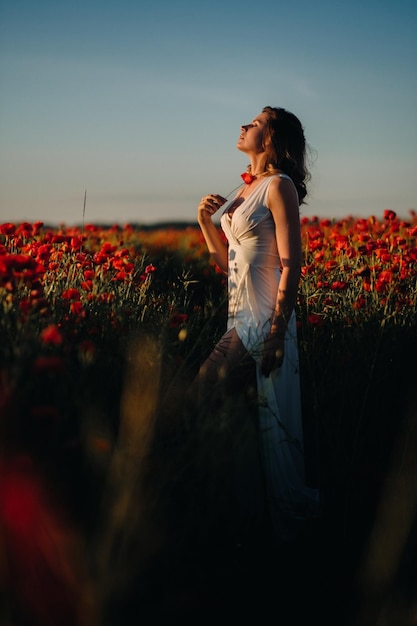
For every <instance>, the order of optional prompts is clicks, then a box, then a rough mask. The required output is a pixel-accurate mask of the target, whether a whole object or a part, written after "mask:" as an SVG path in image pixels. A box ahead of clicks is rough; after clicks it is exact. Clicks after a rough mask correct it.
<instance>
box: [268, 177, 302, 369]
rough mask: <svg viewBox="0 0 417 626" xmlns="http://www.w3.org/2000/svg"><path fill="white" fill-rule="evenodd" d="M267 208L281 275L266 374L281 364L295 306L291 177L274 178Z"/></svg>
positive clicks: (296, 230) (297, 238) (297, 271)
mask: <svg viewBox="0 0 417 626" xmlns="http://www.w3.org/2000/svg"><path fill="white" fill-rule="evenodd" d="M268 204H269V209H270V211H271V213H272V216H273V218H274V222H275V232H276V238H277V247H278V254H279V256H280V259H281V264H282V270H281V279H280V283H279V287H278V293H277V295H276V302H275V310H274V312H273V315H272V323H271V330H270V333H269V336H268V338H267V340H266V342H265V346H264V353H263V359H262V373H263V374H264V375H265V376H268V375H269V374H270V372H271V370H272V369H273V367H274V366H275V367H279V366H281V365H282V362H283V359H284V336H285V331H286V329H287V324H288V321H289V319H290V317H291V314H292V312H293V310H294V307H295V303H296V299H297V292H298V285H299V282H300V276H301V230H300V218H299V208H298V195H297V191H296V189H295V187H294V185H293V184H292V182H291V181H289V180H287V179H285V178H276V179H274V180H273V181H272V182H271V185H270V187H269V194H268Z"/></svg>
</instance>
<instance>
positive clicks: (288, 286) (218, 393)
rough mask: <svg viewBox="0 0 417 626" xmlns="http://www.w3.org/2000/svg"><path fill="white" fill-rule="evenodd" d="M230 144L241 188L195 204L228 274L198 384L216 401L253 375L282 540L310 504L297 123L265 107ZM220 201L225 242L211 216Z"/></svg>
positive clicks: (267, 480) (269, 495)
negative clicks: (244, 160)
mask: <svg viewBox="0 0 417 626" xmlns="http://www.w3.org/2000/svg"><path fill="white" fill-rule="evenodd" d="M237 148H238V149H239V150H240V151H241V152H243V153H245V154H246V155H247V157H248V158H249V160H250V165H249V166H248V169H247V171H246V172H245V173H244V174H242V178H243V180H244V184H243V186H242V187H241V188H240V189H239V190H238V192H237V194H236V195H234V197H232V198H231V199H230V200H228V199H227V198H224V197H222V196H221V195H218V194H211V195H207V196H205V197H204V198H202V200H201V202H200V204H199V206H198V222H199V225H200V228H201V230H202V233H203V235H204V238H205V241H206V243H207V247H208V250H209V252H210V253H211V255H212V258H213V260H214V261H215V263H216V264H217V265H218V266H219V267H220V268H221V269H222V270H223V271H224V272H225V273H227V275H228V322H227V332H226V333H225V335H224V336H223V337H222V338H221V339H220V341H219V342H218V344H217V346H216V347H215V349H214V351H213V352H212V354H211V355H210V356H209V358H208V359H207V360H206V361H205V363H204V364H203V365H202V367H201V369H200V372H199V374H198V382H199V385H200V393H201V394H202V396H201V397H202V399H204V398H206V399H210V401H211V402H213V398H217V399H219V398H220V397H221V399H222V400H223V401H224V400H225V399H226V398H227V397H232V396H233V394H234V396H233V397H236V394H237V393H239V391H244V390H246V389H247V388H248V386H250V385H251V380H252V379H251V376H252V374H253V376H254V380H256V398H257V418H258V429H257V431H258V437H259V446H260V447H259V450H260V459H261V469H262V473H263V479H264V486H265V493H266V502H267V510H268V513H269V516H270V519H271V521H272V524H273V528H274V530H275V532H276V533H277V534H278V536H279V537H280V538H281V539H283V540H291V539H293V538H294V536H295V533H296V530H297V527H298V525H299V524H298V521H299V520H302V519H305V518H307V517H309V516H311V515H313V516H314V515H315V514H316V512H317V506H318V492H317V491H316V490H313V489H310V488H309V487H307V486H306V485H305V480H304V457H303V433H302V421H301V400H300V386H299V366H298V351H297V336H296V320H295V313H294V306H295V302H296V297H297V289H298V284H299V280H300V272H301V238H300V222H299V205H300V204H301V203H302V202H303V201H304V198H305V196H306V184H305V183H306V180H307V178H308V172H307V169H306V164H305V157H306V154H305V153H306V144H305V138H304V131H303V127H302V125H301V123H300V121H299V120H298V118H297V117H296V116H295V115H293V114H292V113H290V112H288V111H286V110H285V109H282V108H272V107H265V108H264V109H263V110H262V113H260V114H259V115H257V116H256V117H255V118H254V119H253V121H252V122H251V123H250V124H245V125H244V126H242V127H241V133H240V136H239V139H238V142H237ZM220 207H223V212H222V216H221V226H222V229H223V231H224V233H225V235H226V238H227V244H226V243H225V242H224V239H223V238H222V236H221V235H220V233H219V230H218V228H217V226H216V225H215V224H214V223H213V221H212V217H213V215H214V214H215V213H216V212H217V211H218V209H219V208H220ZM243 492H244V489H243Z"/></svg>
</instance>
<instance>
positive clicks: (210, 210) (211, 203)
mask: <svg viewBox="0 0 417 626" xmlns="http://www.w3.org/2000/svg"><path fill="white" fill-rule="evenodd" d="M226 201H227V199H226V198H223V196H220V195H219V194H216V193H213V194H210V195H208V196H204V198H201V202H200V204H199V205H198V223H199V224H207V222H209V221H210V220H211V217H212V216H213V215H214V214H215V213H216V211H218V210H219V209H220V207H221V206H222V205H223V204H224V203H225V202H226Z"/></svg>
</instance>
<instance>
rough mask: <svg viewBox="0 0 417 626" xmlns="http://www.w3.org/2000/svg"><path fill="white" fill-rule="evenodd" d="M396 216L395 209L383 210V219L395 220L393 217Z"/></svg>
mask: <svg viewBox="0 0 417 626" xmlns="http://www.w3.org/2000/svg"><path fill="white" fill-rule="evenodd" d="M396 217H397V214H396V213H395V211H391V209H385V211H384V220H389V221H392V220H395V218H396Z"/></svg>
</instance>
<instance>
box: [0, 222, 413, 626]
mask: <svg viewBox="0 0 417 626" xmlns="http://www.w3.org/2000/svg"><path fill="white" fill-rule="evenodd" d="M301 229H302V242H303V266H302V278H301V282H300V289H299V296H298V301H297V311H296V312H297V325H298V340H299V352H300V372H301V383H302V401H303V416H304V429H305V450H306V462H307V474H308V480H309V482H310V483H311V484H312V485H313V486H319V487H320V490H321V492H322V493H323V496H324V498H323V520H322V524H321V526H320V529H319V530H318V531H317V533H318V535H317V536H314V541H313V540H312V542H313V543H314V546H313V548H312V547H311V546H310V548H309V549H310V550H311V549H317V551H318V552H320V555H321V556H320V557H319V559H320V561H321V566H322V571H321V574H320V576H318V580H320V589H318V587H317V586H316V587H314V597H315V601H316V602H318V603H319V606H317V607H316V609H317V611H323V606H324V605H326V606H328V605H329V596H331V597H332V600H333V604H332V606H333V605H335V606H336V607H337V606H339V605H340V606H341V605H343V606H347V605H349V608H348V609H346V611H347V612H346V613H345V614H344V615H341V617H343V618H344V620H345V621H337V622H335V621H332V620H331V619H330V618H329V623H333V624H334V623H338V624H344V623H346V624H349V625H350V624H352V625H353V624H355V626H357V625H359V626H361V625H362V624H363V625H364V626H365V625H368V624H374V623H375V624H377V623H384V624H387V625H388V626H389V625H390V624H393V625H394V624H395V625H396V626H402V624H403V623H404V626H405V624H417V598H416V594H415V588H416V586H417V571H416V568H415V565H414V564H413V563H414V561H413V560H412V559H410V558H409V556H410V554H414V557H415V556H416V552H415V551H416V549H417V536H416V535H417V528H416V511H417V496H416V493H417V484H416V478H415V476H416V475H417V472H416V470H417V428H416V427H417V383H416V381H417V367H416V355H417V324H416V319H417V214H416V213H415V212H413V211H412V212H410V214H409V216H408V218H407V219H403V218H400V217H399V216H397V215H396V214H395V212H394V211H391V210H386V211H384V212H383V214H382V215H381V217H375V216H371V217H369V218H354V217H347V218H344V219H338V220H336V219H333V220H330V219H320V218H318V217H310V218H307V217H304V218H302V219H301ZM226 312H227V294H226V277H225V276H224V275H223V274H222V273H221V272H220V271H219V270H218V269H217V268H216V267H215V266H214V264H213V263H212V262H211V261H210V259H209V256H208V254H207V251H206V248H205V244H204V240H203V238H202V235H201V233H200V231H199V229H198V227H197V226H195V225H166V226H164V225H160V226H155V227H141V226H138V225H136V226H135V225H131V224H127V225H118V224H115V225H112V226H108V225H104V226H101V225H95V224H83V225H82V226H65V225H62V226H59V227H58V226H54V227H51V226H48V225H45V224H43V223H40V222H36V223H16V224H13V223H4V224H0V313H1V318H0V428H1V440H0V446H1V447H0V533H1V534H0V585H1V589H0V593H1V597H2V600H4V602H3V603H2V604H3V605H4V608H3V609H2V614H1V615H0V622H1V623H5V624H6V623H10V624H13V625H14V624H18V625H20V624H22V625H23V624H24V625H26V624H31V625H32V624H33V625H36V626H37V625H38V624H39V625H42V626H49V625H51V626H55V625H56V624H61V625H65V624H72V625H74V624H75V625H78V624H80V625H84V624H85V625H87V624H88V625H89V626H91V625H97V626H104V625H107V624H108V625H110V624H111V625H113V624H114V625H115V626H116V625H120V626H124V625H125V624H126V625H127V624H134V623H139V621H138V622H136V621H135V619H136V618H132V617H131V615H132V614H134V615H136V617H137V615H138V614H141V615H142V616H143V617H144V619H145V621H146V619H148V620H149V621H148V623H156V621H152V620H151V616H154V617H155V615H157V616H158V617H159V618H161V620H162V618H164V617H165V616H166V615H165V612H166V614H168V613H169V614H170V615H172V614H177V615H181V616H184V615H186V616H190V615H193V613H192V611H197V610H200V611H201V608H202V607H203V606H204V611H208V612H210V611H212V613H213V614H216V612H217V611H224V610H226V609H225V606H226V604H227V602H226V601H224V600H222V598H223V595H222V594H224V590H225V584H224V581H225V578H226V577H227V574H228V573H230V571H231V570H230V569H228V568H232V569H233V567H234V565H235V562H236V555H234V554H233V555H229V556H228V557H227V558H225V559H224V562H223V565H221V566H220V565H219V562H218V560H217V561H216V566H215V571H216V576H215V578H216V581H217V582H216V585H215V587H211V588H210V593H208V592H207V588H208V580H207V577H205V576H204V575H203V574H202V573H201V572H200V573H199V574H196V572H195V569H194V570H193V569H192V568H193V567H194V568H195V563H194V561H193V563H192V565H189V567H190V570H192V571H193V574H192V575H191V576H189V577H188V578H187V580H186V581H182V582H181V584H180V582H178V580H177V578H176V573H175V571H176V570H175V565H173V564H175V563H178V562H179V561H180V562H181V559H182V558H183V554H184V552H183V548H184V546H185V545H187V546H189V544H190V542H191V543H193V546H194V548H195V550H196V551H197V553H199V554H200V556H201V553H200V552H199V550H202V552H203V554H204V557H205V558H207V560H208V561H210V565H207V567H206V569H208V570H209V571H210V580H211V583H210V584H212V585H213V584H214V583H213V580H212V573H213V567H214V566H213V563H212V559H213V556H212V555H211V556H210V555H208V554H207V553H206V552H204V548H201V544H202V543H204V540H205V538H206V537H205V534H204V533H205V532H206V531H207V533H209V532H210V533H211V536H212V535H213V530H212V527H211V526H210V523H209V522H208V521H207V511H206V512H205V514H204V516H203V515H202V514H199V513H198V511H197V512H196V511H195V510H194V509H193V507H191V506H190V502H189V501H190V500H191V499H192V498H193V497H194V495H195V493H196V492H197V491H198V490H199V487H198V486H195V485H194V483H193V480H194V478H190V475H189V474H190V473H191V470H189V467H190V465H191V466H192V472H194V473H195V471H196V467H198V463H195V460H193V461H190V458H191V456H192V451H191V452H190V448H189V443H188V444H187V429H186V427H185V426H184V424H183V423H182V421H181V406H182V401H183V398H184V395H185V394H186V393H187V389H188V388H189V386H190V383H191V381H192V378H193V375H194V374H195V373H196V371H197V368H198V366H199V364H200V363H201V362H202V361H203V360H204V358H205V357H206V356H207V354H208V353H209V352H210V351H211V348H212V347H213V345H214V344H215V342H216V340H217V339H218V338H219V337H220V336H221V334H222V333H223V331H224V328H225V323H226ZM211 452H212V456H214V457H215V451H211ZM208 456H210V455H208ZM210 462H211V463H212V465H210V467H211V468H213V467H214V466H215V464H214V461H213V460H211V461H210ZM179 466H181V471H179V470H178V467H179ZM194 473H193V474H192V476H194ZM218 479H219V480H220V481H221V478H218ZM191 483H193V485H192V486H191ZM184 485H185V487H184ZM172 494H175V498H174V497H173V496H172ZM198 497H199V496H198V495H197V496H196V501H197V500H198ZM174 499H175V502H173V500H174ZM203 517H204V522H203V523H202V518H203ZM213 517H215V518H216V519H215V522H214V523H213V525H214V526H213V527H215V528H216V529H217V530H216V533H217V534H216V542H215V543H216V544H217V545H220V544H221V545H222V550H223V552H222V554H224V550H227V548H225V547H224V545H223V544H222V538H221V530H220V531H219V530H218V529H219V528H221V523H220V521H219V520H221V514H220V513H218V514H214V516H213ZM167 520H169V521H168V522H167ZM196 526H199V530H198V531H197V529H196ZM209 528H210V530H207V529H209ZM202 537H203V538H204V539H203V540H202ZM174 544H175V547H174ZM196 546H197V547H196ZM210 546H211V547H212V545H211V544H210ZM317 546H318V547H317ZM210 550H211V548H210V549H208V552H210ZM303 550H308V549H307V548H306V546H305V545H304V546H303ZM216 554H217V557H218V553H216ZM304 554H305V553H304ZM323 555H324V556H323ZM300 558H301V557H300ZM201 559H203V557H202V556H201ZM201 559H200V561H199V562H201ZM191 560H192V559H191ZM251 563H252V562H251ZM240 565H241V566H242V567H244V565H242V564H240ZM246 566H247V567H249V566H248V565H247V562H246ZM254 567H255V566H254ZM303 567H304V572H305V573H304V578H307V574H308V572H310V574H311V570H309V568H308V566H307V565H306V562H304V565H303ZM222 568H223V569H222ZM185 569H186V568H185V567H184V570H185ZM202 569H204V568H202ZM162 572H163V573H162ZM199 576H200V578H199ZM314 576H316V574H314V575H313V577H314ZM190 578H191V579H193V584H191V583H190ZM242 578H245V581H246V584H247V585H248V586H249V585H252V583H253V580H252V578H251V574H250V573H249V572H248V571H247V570H244V575H243V576H242ZM196 579H198V580H200V582H201V584H200V585H199V584H197V582H196ZM173 580H175V585H174V584H173ZM239 580H240V579H239ZM132 581H134V582H132ZM145 581H146V582H145ZM240 582H242V581H241V580H240ZM316 585H318V583H316ZM306 586H307V587H309V588H310V586H311V580H310V581H308V582H306ZM138 588H140V590H141V591H139V592H138ZM203 588H204V590H205V591H202V589H203ZM156 589H158V591H156ZM184 589H185V591H184ZM251 589H252V591H253V587H251ZM255 597H256V594H255ZM347 598H349V600H347ZM235 599H236V598H235ZM320 603H321V604H320ZM156 607H159V609H158V610H159V613H155V611H157V609H156ZM161 607H162V608H161ZM227 608H230V607H229V606H228V605H227ZM258 608H259V607H258ZM245 610H246V609H245V608H242V612H243V613H245ZM332 610H333V609H332ZM164 611H165V612H164ZM329 611H330V609H329ZM321 614H322V613H321ZM322 615H323V614H322ZM332 618H334V613H332ZM382 618H383V619H385V621H384V622H379V621H377V620H378V619H382ZM155 619H156V618H155ZM350 619H351V620H352V621H349V620H350ZM390 620H391V621H390ZM402 620H403V621H402ZM412 620H415V621H412ZM158 623H159V622H158ZM164 623H169V621H166V622H164ZM292 623H297V622H296V621H294V622H292ZM300 623H301V621H300ZM322 623H323V622H322Z"/></svg>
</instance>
